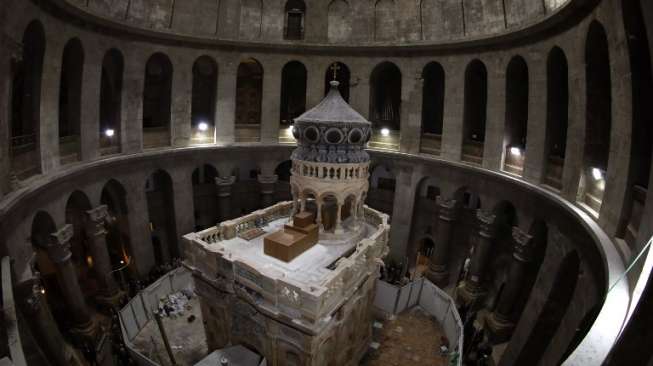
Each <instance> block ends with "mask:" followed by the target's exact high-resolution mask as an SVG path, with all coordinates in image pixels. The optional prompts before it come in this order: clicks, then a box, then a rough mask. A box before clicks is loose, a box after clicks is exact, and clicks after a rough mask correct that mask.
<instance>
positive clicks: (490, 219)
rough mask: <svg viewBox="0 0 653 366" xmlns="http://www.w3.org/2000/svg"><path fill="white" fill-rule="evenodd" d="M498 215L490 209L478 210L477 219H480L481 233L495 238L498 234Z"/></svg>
mask: <svg viewBox="0 0 653 366" xmlns="http://www.w3.org/2000/svg"><path fill="white" fill-rule="evenodd" d="M496 218H497V217H496V215H494V214H492V213H491V212H490V211H485V210H481V209H478V210H476V219H477V220H478V227H479V234H480V235H481V236H484V237H486V238H494V236H495V235H496V231H497V230H496Z"/></svg>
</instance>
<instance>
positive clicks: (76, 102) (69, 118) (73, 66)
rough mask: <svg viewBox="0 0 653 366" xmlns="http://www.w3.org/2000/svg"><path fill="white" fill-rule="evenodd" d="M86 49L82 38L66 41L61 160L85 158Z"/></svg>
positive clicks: (62, 90) (60, 103)
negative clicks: (83, 87)
mask: <svg viewBox="0 0 653 366" xmlns="http://www.w3.org/2000/svg"><path fill="white" fill-rule="evenodd" d="M83 73H84V49H83V48H82V43H81V42H80V41H79V39H77V38H74V39H71V40H70V41H68V43H66V46H65V47H64V51H63V62H62V65H61V80H60V84H59V156H61V163H62V164H65V163H69V162H73V161H77V160H80V159H81V141H80V129H81V112H82V75H83Z"/></svg>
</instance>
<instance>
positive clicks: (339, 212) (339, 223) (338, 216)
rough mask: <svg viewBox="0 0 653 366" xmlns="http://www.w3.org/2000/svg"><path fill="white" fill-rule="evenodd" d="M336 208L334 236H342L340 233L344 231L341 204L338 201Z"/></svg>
mask: <svg viewBox="0 0 653 366" xmlns="http://www.w3.org/2000/svg"><path fill="white" fill-rule="evenodd" d="M336 207H337V211H336V225H335V230H334V232H335V233H336V234H342V233H344V230H343V228H342V203H341V202H340V201H338V202H337V204H336Z"/></svg>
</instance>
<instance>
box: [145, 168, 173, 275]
mask: <svg viewBox="0 0 653 366" xmlns="http://www.w3.org/2000/svg"><path fill="white" fill-rule="evenodd" d="M145 195H146V197H147V212H148V217H149V219H150V233H151V238H152V246H153V247H154V255H155V257H156V264H157V265H161V264H165V263H169V262H170V261H171V260H172V259H174V258H177V257H179V250H178V248H179V246H178V244H177V229H176V223H175V204H174V190H173V186H172V178H170V175H168V173H166V172H165V171H163V170H157V171H156V172H154V173H152V175H150V176H149V178H148V179H147V182H146V183H145Z"/></svg>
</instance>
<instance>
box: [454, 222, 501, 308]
mask: <svg viewBox="0 0 653 366" xmlns="http://www.w3.org/2000/svg"><path fill="white" fill-rule="evenodd" d="M476 218H477V219H478V224H479V232H478V242H477V243H476V248H475V249H474V256H473V257H472V261H471V264H470V268H469V273H468V274H467V278H465V280H464V281H463V283H462V285H461V288H460V291H459V292H458V294H459V296H460V297H461V298H462V300H463V301H464V302H466V303H474V302H476V300H478V299H480V298H482V297H483V296H485V294H486V292H487V291H486V289H485V288H484V287H483V281H484V280H485V278H484V277H485V270H486V267H487V263H488V261H489V259H490V254H491V251H492V245H493V244H494V238H495V236H496V216H495V215H492V214H491V213H489V212H487V211H483V210H477V211H476Z"/></svg>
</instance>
